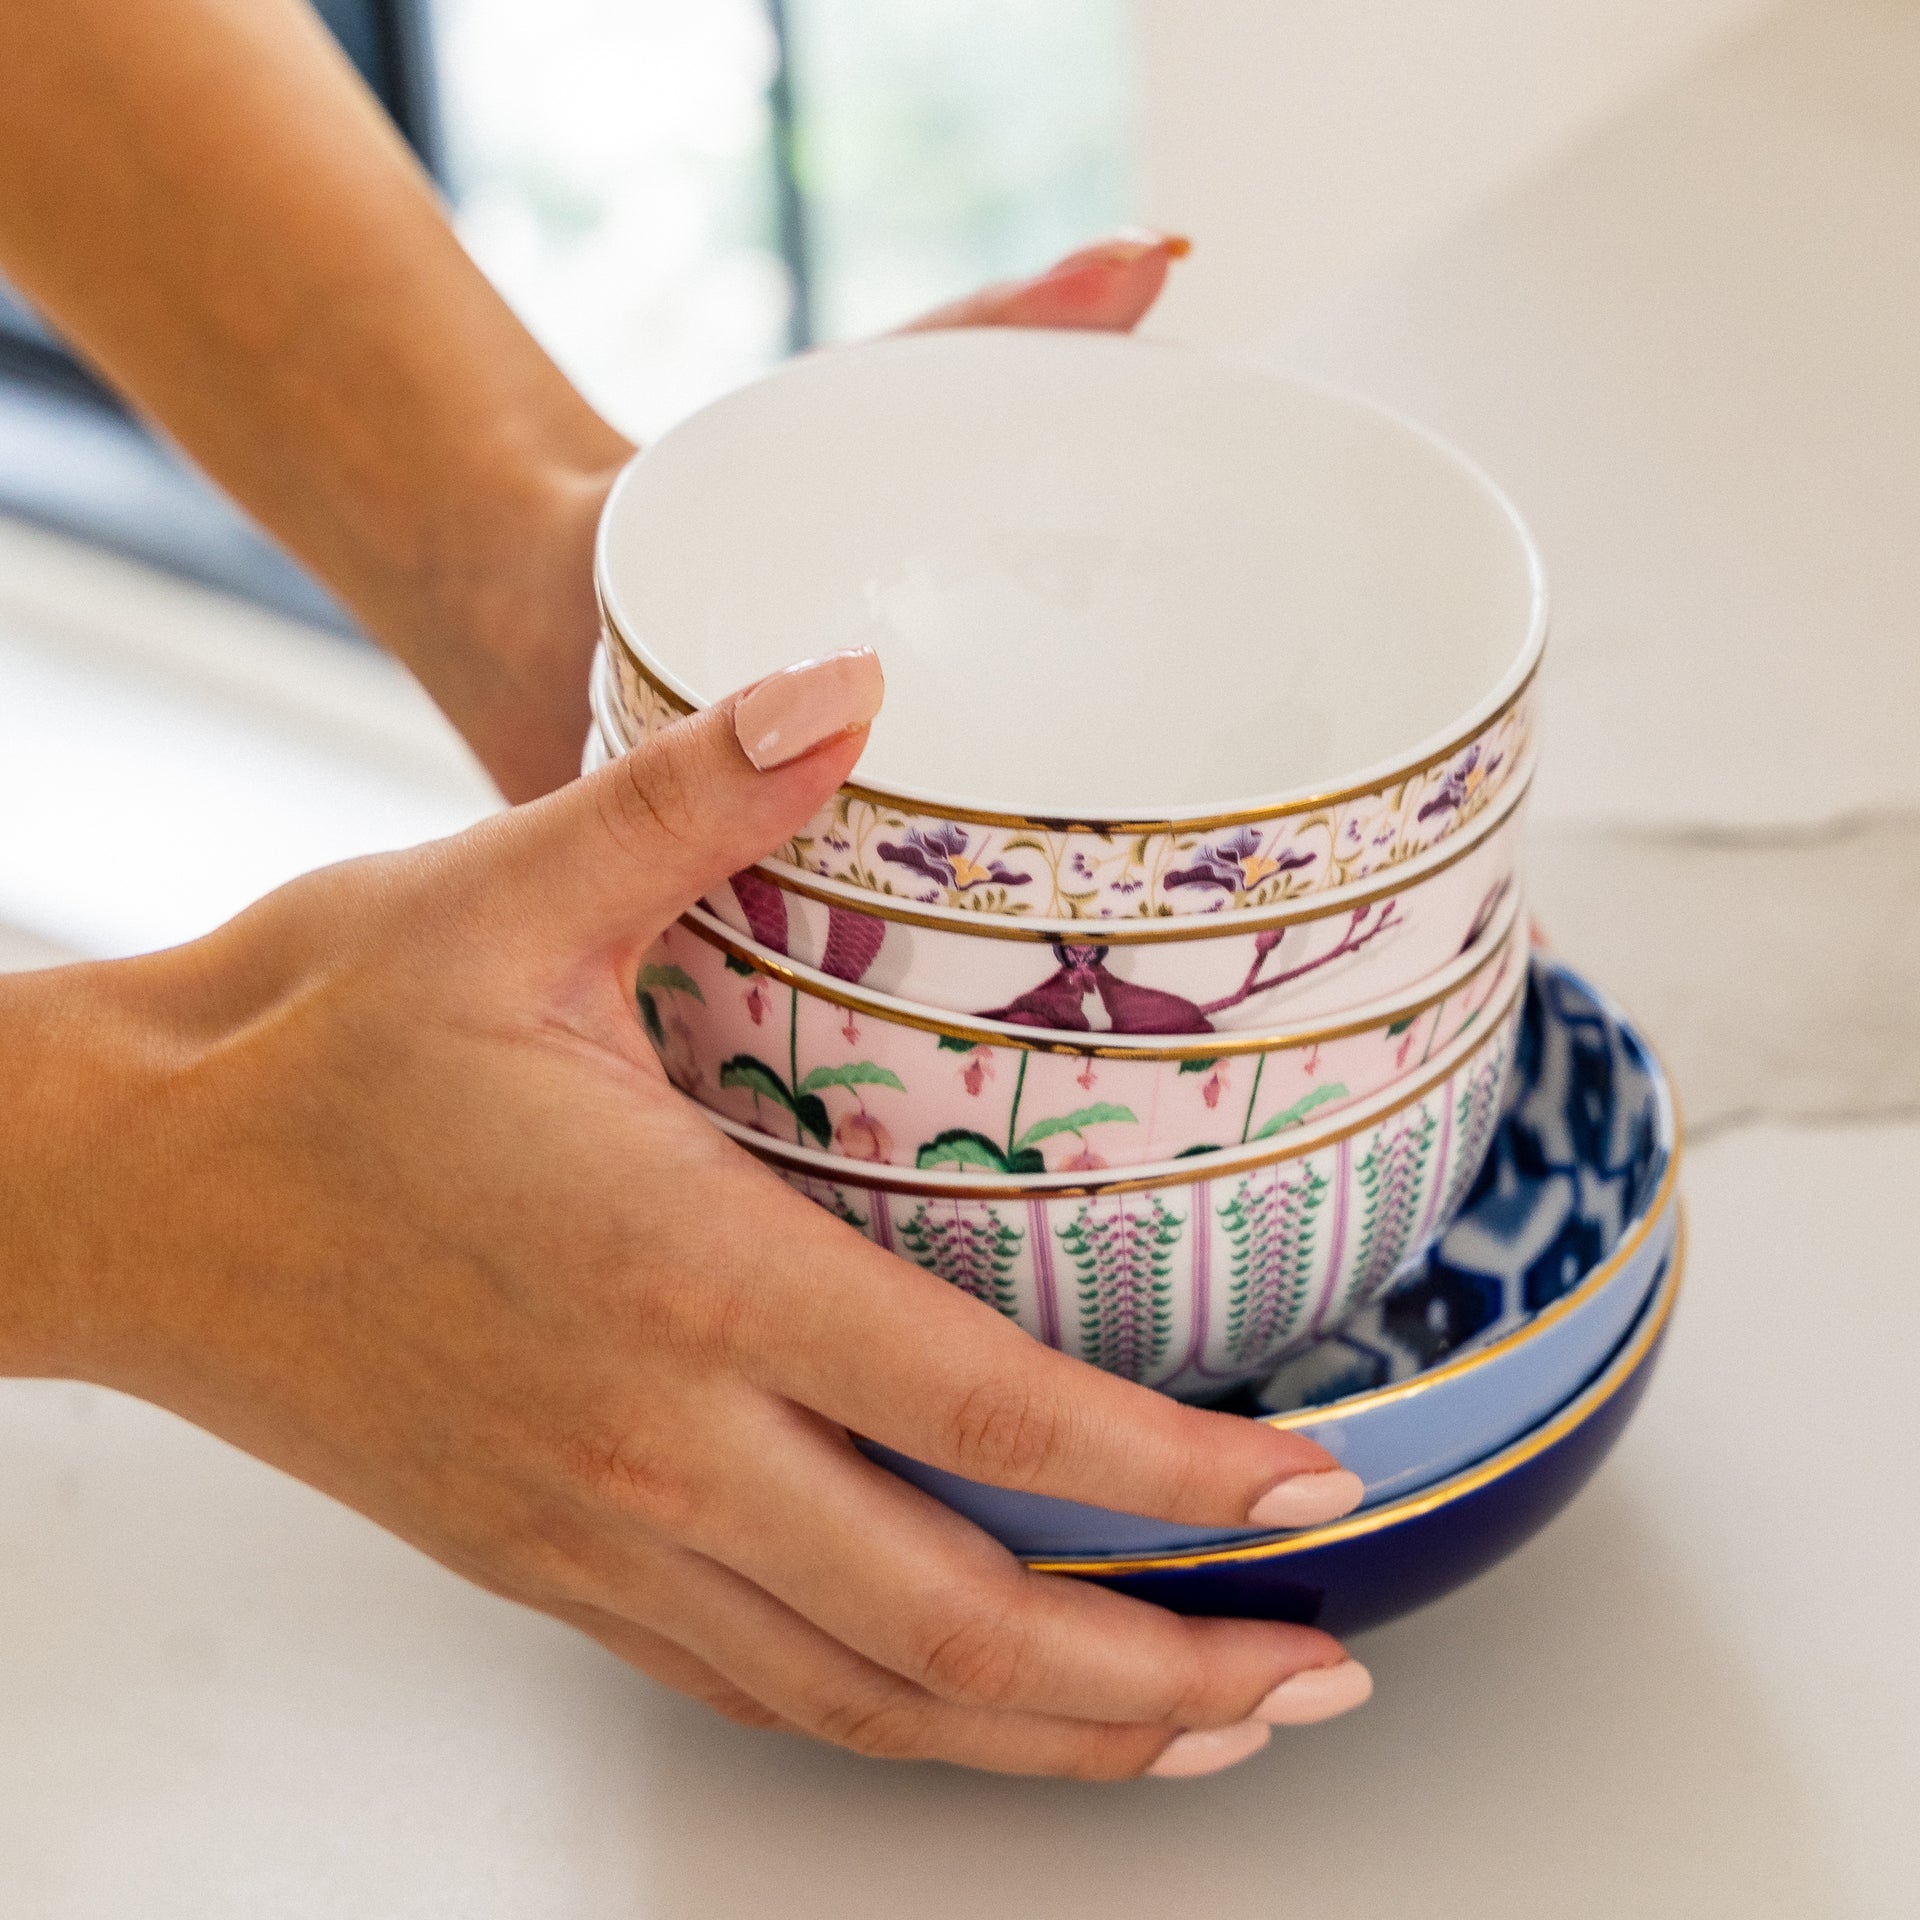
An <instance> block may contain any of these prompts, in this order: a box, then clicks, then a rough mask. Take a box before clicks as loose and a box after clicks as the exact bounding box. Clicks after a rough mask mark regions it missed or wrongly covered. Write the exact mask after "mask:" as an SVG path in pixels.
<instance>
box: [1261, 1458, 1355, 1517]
mask: <svg viewBox="0 0 1920 1920" xmlns="http://www.w3.org/2000/svg"><path fill="white" fill-rule="evenodd" d="M1366 1490H1367V1489H1366V1485H1365V1483H1364V1482H1363V1481H1362V1480H1361V1478H1360V1476H1359V1475H1358V1474H1357V1473H1349V1472H1348V1471H1347V1470H1346V1468H1345V1467H1329V1468H1328V1469H1327V1470H1326V1472H1324V1473H1296V1474H1295V1475H1294V1476H1293V1478H1292V1479H1290V1480H1282V1481H1281V1482H1280V1483H1279V1485H1278V1486H1273V1487H1269V1488H1268V1489H1267V1490H1266V1492H1265V1493H1263V1494H1262V1495H1261V1496H1260V1498H1259V1499H1258V1500H1256V1501H1255V1502H1254V1503H1253V1505H1252V1506H1250V1507H1249V1508H1248V1509H1247V1525H1248V1526H1250V1527H1317V1526H1319V1525H1320V1524H1321V1522H1322V1521H1325V1520H1338V1519H1339V1518H1340V1516H1341V1515H1342V1514H1343V1513H1351V1512H1352V1511H1353V1510H1354V1508H1355V1507H1357V1506H1358V1505H1359V1504H1360V1501H1361V1498H1362V1496H1363V1495H1364V1494H1365V1493H1366Z"/></svg>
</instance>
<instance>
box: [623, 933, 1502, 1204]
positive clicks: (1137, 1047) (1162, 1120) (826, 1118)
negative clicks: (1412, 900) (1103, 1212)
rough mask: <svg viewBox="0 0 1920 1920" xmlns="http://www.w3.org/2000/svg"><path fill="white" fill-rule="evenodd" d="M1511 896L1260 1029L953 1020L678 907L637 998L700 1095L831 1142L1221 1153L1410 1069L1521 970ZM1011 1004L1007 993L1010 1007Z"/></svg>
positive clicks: (958, 1165)
mask: <svg viewBox="0 0 1920 1920" xmlns="http://www.w3.org/2000/svg"><path fill="white" fill-rule="evenodd" d="M1518 919H1519V916H1518V914H1517V911H1516V903H1514V902H1512V901H1509V902H1508V903H1507V906H1506V908H1505V910H1504V911H1503V912H1502V913H1501V914H1500V915H1499V916H1498V917H1497V919H1496V920H1495V922H1494V923H1493V924H1492V925H1490V926H1489V927H1488V928H1487V929H1486V930H1485V931H1484V933H1483V934H1482V935H1481V937H1480V938H1479V939H1478V940H1477V941H1475V943H1474V944H1473V945H1472V946H1471V947H1469V948H1468V949H1467V951H1466V952H1465V953H1463V954H1461V955H1459V956H1458V957H1457V958H1456V959H1455V960H1454V961H1452V962H1451V963H1450V964H1449V965H1448V966H1446V967H1444V968H1442V969H1440V971H1439V972H1438V973H1437V974H1436V975H1435V976H1434V977H1433V978H1432V979H1431V980H1429V981H1427V982H1424V983H1423V984H1422V986H1421V987H1420V988H1419V989H1418V990H1417V991H1414V992H1409V993H1406V994H1402V995H1400V996H1398V997H1397V998H1395V999H1393V1000H1390V1001H1388V1002H1386V1003H1384V1004H1382V1005H1378V1006H1375V1007H1372V1008H1369V1009H1367V1010H1366V1011H1365V1012H1363V1013H1360V1014H1357V1015H1355V1016H1353V1017H1352V1018H1350V1019H1347V1020H1344V1021H1340V1022H1337V1023H1334V1024H1331V1025H1328V1026H1324V1027H1317V1028H1307V1029H1305V1030H1301V1029H1292V1030H1289V1031H1285V1032H1281V1033H1275V1034H1246V1033H1236V1034H1230V1035H1212V1034H1198V1035H1189V1036H1187V1037H1184V1038H1181V1039H1178V1040H1163V1039H1155V1038H1151V1037H1145V1036H1146V1035H1152V1034H1154V1033H1155V1032H1157V1031H1158V1025H1159V1024H1160V1021H1159V1019H1158V1016H1157V1010H1156V1009H1154V1008H1152V1007H1151V1006H1149V1007H1148V1008H1146V1009H1145V1010H1144V1011H1143V1012H1142V1013H1141V1015H1140V1017H1141V1018H1142V1019H1143V1020H1145V1021H1146V1023H1147V1025H1146V1028H1145V1034H1144V1035H1143V1033H1142V1032H1127V1031H1125V1030H1118V1031H1112V1032H1107V1033H1104V1034H1100V1035H1097V1036H1096V1035H1089V1036H1087V1037H1085V1038H1076V1037H1074V1036H1071V1035H1065V1034H1059V1033H1050V1032H1047V1031H1046V1030H1044V1029H1041V1028H1037V1027H1035V1026H1033V1025H1031V1024H1030V1023H1027V1022H1018V1023H1016V1021H1015V1020H1014V1019H1012V1018H1008V1019H1001V1020H993V1021H978V1022H969V1023H965V1024H962V1023H959V1022H956V1021H953V1020H952V1019H950V1018H944V1017H941V1016H939V1015H935V1014H930V1013H929V1012H927V1011H926V1010H925V1009H923V1008H918V1007H914V1006H910V1005H908V1004H906V1003H904V1002H902V1001H898V1000H893V999H890V998H888V997H886V996H885V995H882V994H875V993H869V992H866V991H864V990H863V989H861V988H859V987H857V986H850V985H847V984H845V983H843V982H842V981H838V980H834V979H830V978H828V977H827V976H826V975H824V974H820V973H816V972H814V971H813V970H811V969H809V968H804V967H797V966H794V965H793V964H792V963H791V962H788V961H785V960H782V959H781V958H780V957H779V956H778V955H776V954H772V953H769V952H767V951H766V950H765V949H764V948H760V947H756V946H755V945H754V944H753V943H752V942H750V941H746V940H742V939H740V938H739V937H738V936H737V935H734V934H731V933H729V932H728V930H727V929H726V928H725V927H723V926H722V925H721V924H720V923H719V922H717V921H716V920H714V919H713V918H712V917H711V916H709V915H706V914H703V913H700V912H698V911H697V910H696V911H694V912H691V913H689V914H688V915H687V916H686V918H685V919H684V921H683V922H682V923H681V924H680V925H679V926H677V927H674V928H671V929H669V931H668V932H667V933H666V934H665V935H664V936H663V938H662V939H661V940H660V941H659V943H658V944H657V945H656V946H655V947H654V949H653V950H652V952H651V953H650V954H649V955H648V956H647V959H646V962H645V963H644V965H643V966H642V968H641V971H640V974H639V981H638V996H639V1003H640V1011H641V1014H642V1016H643V1018H644V1020H645V1024H646V1027H647V1030H648V1032H649V1034H650V1035H651V1036H652V1038H653V1040H654V1044H655V1046H656V1047H657V1048H658V1050H659V1052H660V1056H661V1059H662V1061H663V1063H664V1065H665V1067H666V1070H667V1073H668V1076H669V1077H670V1078H671V1079H672V1081H673V1083H674V1084H675V1085H676V1086H677V1087H678V1088H679V1089H680V1090H681V1092H683V1093H685V1094H688V1095H689V1096H691V1097H692V1098H693V1099H696V1100H698V1101H699V1102H700V1103H701V1104H702V1105H703V1106H705V1107H707V1108H708V1109H709V1110H710V1111H712V1112H715V1113H719V1114H723V1115H724V1116H725V1117H726V1118H728V1119H730V1120H733V1121H736V1122H738V1123H739V1124H740V1125H742V1126H745V1127H749V1128H753V1129H755V1130H758V1131H762V1132H767V1133H774V1134H780V1135H784V1136H785V1137H787V1138H789V1139H791V1140H792V1141H793V1142H794V1143H795V1144H796V1145H799V1146H811V1147H817V1148H819V1149H821V1150H822V1151H826V1152H831V1153H834V1154H837V1155H839V1156H840V1157H841V1158H843V1159H847V1160H857V1161H866V1162H875V1163H880V1164H885V1165H889V1166H896V1167H914V1168H919V1169H923V1170H924V1169H941V1168H946V1169H950V1170H953V1171H955V1172H967V1171H984V1172H988V1173H994V1174H1002V1175H1008V1174H1011V1175H1030V1174H1039V1173H1075V1172H1080V1173H1085V1172H1092V1171H1095V1170H1098V1169H1102V1168H1106V1167H1137V1166H1145V1165H1151V1164H1153V1163H1155V1162H1159V1161H1166V1160H1176V1159H1183V1158H1186V1157H1188V1156H1191V1155H1196V1154H1210V1153H1218V1152H1221V1151H1223V1150H1225V1149H1227V1148H1230V1147H1244V1146H1250V1145H1255V1144H1257V1143H1259V1142H1260V1141H1263V1140H1273V1139H1277V1138H1279V1137H1281V1136H1283V1135H1285V1134H1288V1133H1290V1132H1293V1131H1295V1130H1297V1129H1299V1128H1301V1127H1302V1126H1304V1125H1305V1124H1306V1123H1307V1122H1308V1121H1309V1120H1310V1119H1313V1118H1315V1117H1318V1118H1319V1119H1321V1120H1326V1119H1331V1118H1332V1117H1333V1116H1334V1115H1335V1114H1337V1113H1340V1112H1342V1111H1344V1110H1345V1109H1346V1108H1348V1107H1352V1106H1356V1105H1358V1104H1359V1103H1361V1102H1363V1101H1365V1100H1367V1099H1369V1098H1371V1097H1372V1096H1373V1095H1375V1094H1378V1093H1380V1092H1382V1091H1384V1090H1386V1089H1388V1088H1391V1087H1392V1086H1394V1085H1395V1084H1397V1083H1399V1082H1401V1081H1404V1080H1407V1079H1409V1078H1414V1077H1418V1076H1419V1075H1420V1074H1421V1073H1422V1072H1423V1070H1424V1069H1425V1068H1426V1067H1427V1066H1428V1065H1429V1064H1430V1063H1431V1062H1432V1061H1433V1060H1434V1059H1436V1058H1437V1057H1439V1056H1440V1055H1441V1054H1443V1053H1444V1052H1445V1051H1446V1049H1447V1047H1448V1046H1449V1045H1450V1044H1451V1043H1452V1042H1453V1041H1454V1040H1455V1039H1456V1038H1457V1037H1458V1036H1460V1035H1461V1034H1464V1033H1465V1032H1467V1030H1468V1029H1469V1028H1471V1027H1472V1026H1473V1025H1474V1024H1475V1022H1477V1021H1481V1020H1486V1019H1491V1020H1494V1021H1498V1020H1499V1019H1500V1018H1501V1017H1503V1016H1504V1014H1505V1012H1506V1010H1507V1008H1508V1006H1509V1005H1510V1004H1511V1003H1512V1001H1513V999H1514V996H1515V994H1516V993H1517V992H1518V990H1519V986H1520V982H1521V978H1522V976H1523V974H1524V973H1525V970H1526V933H1525V928H1524V927H1522V926H1520V925H1519V924H1518ZM1008 1011H1009V1013H1017V1012H1019V1011H1021V1010H1019V1009H1009V1010H1008Z"/></svg>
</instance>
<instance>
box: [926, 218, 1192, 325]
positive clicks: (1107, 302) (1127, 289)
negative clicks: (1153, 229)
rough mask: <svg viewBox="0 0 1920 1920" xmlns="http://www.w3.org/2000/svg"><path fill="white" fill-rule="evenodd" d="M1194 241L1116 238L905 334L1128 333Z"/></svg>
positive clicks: (943, 310)
mask: <svg viewBox="0 0 1920 1920" xmlns="http://www.w3.org/2000/svg"><path fill="white" fill-rule="evenodd" d="M1192 250H1193V246H1192V242H1191V241H1189V240H1186V239H1183V238H1182V237H1181V236H1180V235H1178V234H1166V233H1148V232H1128V233H1122V234H1116V235H1114V237H1113V238H1112V239H1109V240H1102V241H1099V242H1098V243H1096V244H1095V245H1093V246H1090V247H1083V248H1081V249H1080V251H1079V252H1077V253H1070V254H1068V255H1067V257H1066V258H1065V259H1064V260H1061V261H1059V262H1058V263H1056V264H1055V265H1054V266H1052V267H1050V268H1049V269H1048V270H1047V271H1046V272H1045V273H1043V274H1041V275H1039V276H1038V277H1037V278H1035V279H1032V280H1015V281H1009V282H1008V283H1006V284H1005V285H1003V286H997V287H986V288H983V289H982V290H981V291H980V292H979V293H974V294H969V295H968V296H967V297H966V298H965V299H963V300H956V301H953V302H952V303H951V304H950V305H948V306H944V307H937V308H935V310H934V311H933V312H932V313H928V314H923V315H921V317H920V318H919V319H918V320H914V321H911V322H909V323H908V325H907V326H905V327H903V328H902V329H901V331H902V332H903V333H923V332H931V331H934V330H936V329H939V328H943V327H1080V328H1088V329H1094V330H1098V331H1102V332H1107V333H1126V332H1128V331H1129V330H1130V329H1131V328H1133V327H1135V326H1137V325H1138V324H1139V322H1140V321H1141V319H1142V318H1143V317H1144V316H1145V314H1146V312H1147V309H1148V308H1149V307H1151V306H1152V305H1153V303H1154V301H1155V300H1157V299H1158V298H1159V297H1160V289H1161V288H1162V287H1163V286H1164V285H1165V284H1166V278H1167V268H1168V266H1169V265H1170V264H1171V263H1172V262H1173V261H1175V260H1182V259H1185V258H1186V256H1187V255H1188V254H1189V253H1190V252H1191V251H1192Z"/></svg>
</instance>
